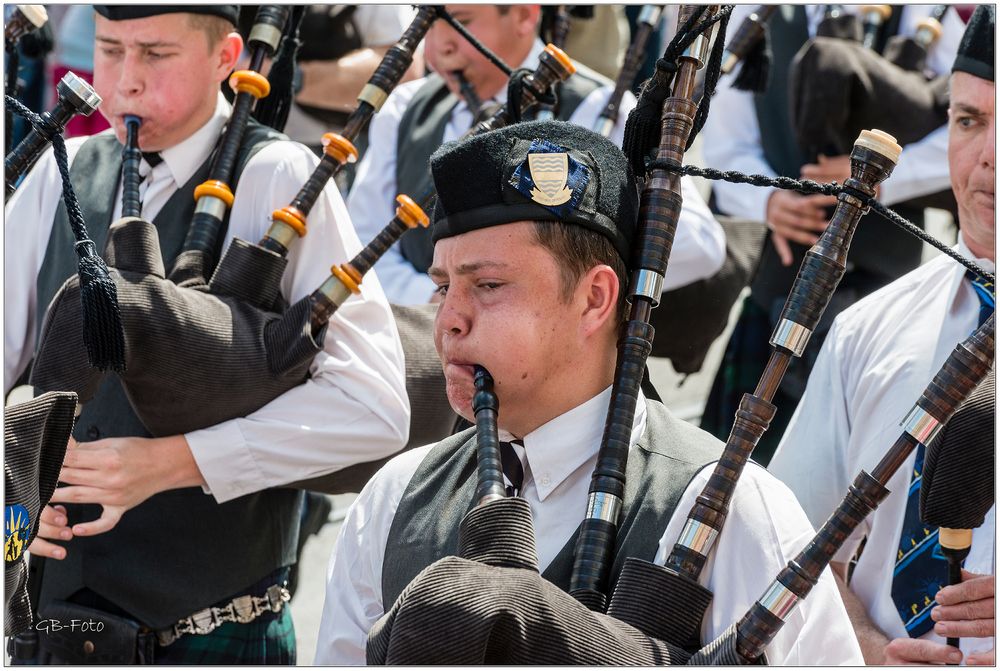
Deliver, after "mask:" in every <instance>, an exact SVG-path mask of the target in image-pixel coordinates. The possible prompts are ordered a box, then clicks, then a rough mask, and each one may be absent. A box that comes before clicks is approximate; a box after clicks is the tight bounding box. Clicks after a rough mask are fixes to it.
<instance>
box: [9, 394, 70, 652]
mask: <svg viewBox="0 0 1000 671" xmlns="http://www.w3.org/2000/svg"><path fill="white" fill-rule="evenodd" d="M75 411H76V395H75V394H72V393H64V392H50V393H47V394H42V395H41V396H39V397H37V398H33V399H31V400H30V401H25V402H24V403H18V404H16V405H12V406H9V407H7V408H5V409H4V425H3V451H4V460H3V475H4V548H3V550H4V553H3V554H4V604H3V605H4V636H15V635H17V634H19V633H21V632H23V631H25V630H28V629H29V628H30V627H31V625H32V623H33V622H32V609H33V608H34V607H36V606H37V605H38V604H37V595H35V597H34V598H33V597H31V596H29V594H28V586H27V582H28V565H27V562H26V561H25V560H26V556H25V554H24V552H25V551H26V550H27V549H28V546H29V545H31V543H32V542H33V541H34V540H35V537H36V536H37V535H38V528H39V521H38V520H39V515H41V512H42V509H43V508H45V506H46V505H48V503H49V500H50V499H51V498H52V494H53V492H55V489H56V483H57V482H58V480H59V471H60V470H61V469H62V463H63V458H64V457H65V455H66V445H67V443H68V442H69V437H70V432H71V431H72V430H73V423H74V420H75V415H74V413H75Z"/></svg>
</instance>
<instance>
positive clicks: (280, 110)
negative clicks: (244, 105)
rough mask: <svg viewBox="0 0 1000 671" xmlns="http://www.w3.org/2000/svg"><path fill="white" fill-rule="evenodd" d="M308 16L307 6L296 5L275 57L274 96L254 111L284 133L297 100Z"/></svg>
mask: <svg viewBox="0 0 1000 671" xmlns="http://www.w3.org/2000/svg"><path fill="white" fill-rule="evenodd" d="M304 16H305V6H304V5H295V6H294V9H292V15H291V16H290V17H288V23H287V24H285V36H284V37H283V38H282V39H281V44H280V45H279V46H278V53H276V54H275V55H274V61H273V62H272V64H271V71H270V72H269V73H268V75H267V80H268V82H270V84H271V93H270V94H269V95H268V96H267V97H266V98H262V99H261V100H259V101H257V105H256V107H255V108H254V112H253V116H254V118H255V119H256V120H257V121H258V122H260V123H262V124H264V125H265V126H270V127H271V128H273V129H274V130H276V131H278V132H281V131H283V130H284V129H285V123H286V122H287V121H288V112H289V110H290V109H291V107H292V101H293V100H294V98H295V92H294V90H293V85H294V80H295V55H296V54H297V53H298V51H299V48H300V47H301V46H302V41H301V40H300V39H299V24H300V23H302V17H304Z"/></svg>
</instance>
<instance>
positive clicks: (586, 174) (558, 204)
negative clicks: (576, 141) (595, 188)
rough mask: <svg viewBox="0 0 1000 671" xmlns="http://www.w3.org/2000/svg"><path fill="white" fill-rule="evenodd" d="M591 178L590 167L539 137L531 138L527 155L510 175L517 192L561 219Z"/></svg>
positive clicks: (565, 215) (573, 207) (563, 149)
mask: <svg viewBox="0 0 1000 671" xmlns="http://www.w3.org/2000/svg"><path fill="white" fill-rule="evenodd" d="M588 181H590V171H589V170H587V166H585V165H582V164H580V163H578V162H577V161H575V160H573V157H572V156H570V155H569V152H568V151H567V150H566V149H565V148H563V147H560V146H559V145H556V144H553V143H551V142H547V141H546V140H540V139H536V140H532V142H531V146H530V147H529V148H528V155H527V157H526V158H525V160H524V162H523V163H521V165H519V166H517V169H516V170H515V171H514V174H513V175H511V178H510V183H511V185H512V186H513V187H514V188H515V189H517V191H518V193H520V194H521V195H523V196H524V197H525V198H530V199H531V200H532V201H534V202H536V203H538V204H539V205H541V206H542V207H544V208H545V209H547V210H549V211H550V212H552V213H553V214H555V215H556V216H557V217H559V218H560V219H562V218H565V217H567V216H568V215H569V214H570V213H571V212H572V211H573V210H574V209H575V208H576V206H577V204H578V203H579V202H580V197H581V196H582V195H583V192H584V190H585V189H586V187H587V182H588Z"/></svg>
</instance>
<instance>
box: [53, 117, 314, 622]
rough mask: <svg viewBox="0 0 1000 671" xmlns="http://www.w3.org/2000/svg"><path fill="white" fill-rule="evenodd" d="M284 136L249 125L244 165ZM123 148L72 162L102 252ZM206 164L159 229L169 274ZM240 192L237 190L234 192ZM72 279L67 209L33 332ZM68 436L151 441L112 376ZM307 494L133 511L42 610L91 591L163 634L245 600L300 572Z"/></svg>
mask: <svg viewBox="0 0 1000 671" xmlns="http://www.w3.org/2000/svg"><path fill="white" fill-rule="evenodd" d="M279 137H282V136H280V135H278V134H275V133H274V131H272V130H270V129H268V128H265V127H263V126H259V125H257V124H254V123H251V125H250V126H249V127H248V129H247V135H246V138H245V140H244V149H243V150H242V151H241V155H240V159H239V160H238V162H237V172H236V175H237V176H238V175H239V174H240V172H242V169H243V167H244V166H245V164H246V162H247V161H248V160H249V158H250V157H251V156H252V155H253V153H255V152H256V151H257V150H259V149H261V148H262V147H263V146H265V145H266V144H267V143H268V142H269V141H271V140H272V139H276V138H279ZM121 149H122V147H121V145H120V144H118V142H117V141H116V140H115V138H114V136H111V135H103V136H96V137H94V138H91V139H90V140H88V141H87V142H85V143H84V144H83V146H82V147H81V148H80V151H79V153H78V154H77V155H76V158H75V159H74V161H73V165H72V167H71V169H70V176H71V177H72V179H73V185H74V187H75V189H76V193H77V196H78V197H79V200H80V205H81V207H82V209H83V213H84V217H85V218H86V222H87V228H88V231H89V232H90V236H91V238H92V239H93V240H94V242H96V243H97V248H98V249H103V248H104V244H105V240H106V239H107V231H108V227H109V226H110V225H111V214H112V209H113V207H114V200H115V193H116V190H117V185H118V179H119V174H120V172H121ZM208 170H209V161H206V162H205V164H203V165H202V166H201V167H200V168H199V169H198V170H197V172H196V173H195V175H194V176H193V177H192V178H191V180H189V181H188V183H187V184H185V185H184V186H183V187H181V188H180V189H179V190H178V191H177V192H176V193H175V194H174V195H173V196H172V197H171V198H170V200H169V201H168V202H167V204H166V205H165V206H164V207H163V209H162V210H161V211H160V213H159V214H158V215H157V216H156V218H155V219H154V220H153V223H154V224H155V226H156V228H157V231H158V232H159V240H160V248H161V250H162V254H163V260H164V263H165V266H166V267H167V268H170V267H171V265H172V264H173V262H174V259H175V257H176V256H177V254H178V252H179V251H180V248H181V246H182V245H183V242H184V237H185V235H186V233H187V228H188V224H189V222H190V221H191V215H192V213H193V211H194V197H193V191H194V187H195V186H197V185H198V184H199V183H201V182H202V181H204V180H205V179H206V177H207V175H208ZM234 190H235V189H234ZM75 272H76V254H75V252H74V251H73V237H72V233H71V231H70V229H69V225H68V223H67V219H66V210H65V207H64V205H62V204H60V206H59V210H58V212H57V214H56V217H55V222H54V224H53V228H52V234H51V236H50V238H49V244H48V248H47V249H46V252H45V261H44V265H43V266H42V272H40V274H39V277H38V282H37V286H38V306H37V308H38V310H39V312H38V314H39V319H38V323H39V324H41V323H42V319H41V315H42V314H43V311H44V310H45V308H46V307H47V306H48V304H49V303H50V302H51V300H52V298H53V296H54V295H55V293H56V291H57V290H58V289H59V287H60V286H61V285H62V283H63V282H64V281H65V280H66V279H67V278H69V277H70V276H71V275H73V274H74V273H75ZM73 435H74V437H75V438H76V439H77V440H80V441H93V440H97V439H99V438H112V437H119V436H140V437H148V436H149V435H150V434H149V432H148V431H146V429H145V427H143V425H142V423H141V422H140V421H139V419H138V418H137V417H136V416H135V413H134V412H133V411H132V409H131V407H130V406H129V403H128V401H127V399H126V397H125V393H124V390H123V389H122V386H121V383H120V382H119V380H118V378H117V377H114V376H113V375H109V376H108V377H107V378H105V381H104V382H103V383H102V385H101V388H100V390H99V391H98V393H97V396H96V397H95V398H94V399H93V400H92V401H91V402H89V403H87V404H86V405H85V407H84V409H83V412H82V414H81V415H80V418H79V419H78V420H77V422H76V427H75V428H74V431H73ZM299 507H300V495H299V492H298V491H295V490H290V489H274V490H267V491H263V492H259V493H256V494H250V495H247V496H243V497H241V498H239V499H236V500H234V501H229V502H227V503H223V504H218V503H216V502H215V499H214V498H213V497H212V496H211V495H208V494H205V493H203V492H202V490H201V488H188V489H176V490H172V491H167V492H163V493H161V494H157V495H156V496H153V497H151V498H149V499H148V500H147V501H145V502H144V503H142V504H140V505H139V506H136V507H135V508H133V509H131V510H129V511H128V512H127V513H125V515H124V516H123V517H122V519H121V521H120V522H119V523H118V525H117V526H116V527H115V528H114V529H112V530H111V531H110V532H108V533H105V534H101V535H99V536H93V537H90V538H86V537H84V538H75V539H73V541H72V542H70V543H69V544H68V546H67V550H68V551H67V553H66V559H64V560H62V561H49V562H47V563H46V570H45V574H44V578H43V580H42V592H41V598H40V604H39V605H40V606H41V608H42V610H44V606H45V604H46V603H48V602H49V601H51V600H52V599H66V598H68V597H70V596H71V595H72V594H73V593H75V592H77V591H78V590H80V589H82V588H84V587H86V588H89V589H91V590H93V591H94V592H96V593H97V594H99V595H101V596H102V597H104V598H105V599H107V600H109V601H111V602H112V603H114V604H115V605H117V606H119V607H120V608H122V609H123V610H125V611H126V612H128V613H130V614H131V615H132V616H133V617H135V618H136V619H137V620H138V621H139V622H141V623H143V624H146V625H148V626H150V627H154V628H160V627H164V626H167V625H170V624H172V623H174V622H176V621H177V620H179V619H180V618H182V617H186V616H188V615H190V614H191V613H193V612H195V611H197V610H200V609H202V608H205V607H206V606H209V605H212V604H214V603H216V602H218V601H220V600H222V599H224V598H228V597H230V596H236V595H238V594H241V593H243V590H245V589H246V588H247V587H248V586H250V585H253V584H254V583H256V582H257V581H259V580H260V579H261V578H263V577H264V576H266V575H268V574H269V573H271V572H272V571H274V570H275V569H277V568H279V567H281V566H287V565H289V564H292V563H294V561H295V548H296V542H297V540H298V528H299V525H298V519H299ZM67 510H68V514H69V523H70V524H71V525H72V524H75V523H78V522H84V521H89V520H94V519H96V518H97V517H98V516H99V515H100V507H99V506H96V505H89V504H88V505H67Z"/></svg>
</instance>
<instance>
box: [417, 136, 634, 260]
mask: <svg viewBox="0 0 1000 671" xmlns="http://www.w3.org/2000/svg"><path fill="white" fill-rule="evenodd" d="M431 173H432V174H433V177H434V187H435V189H436V190H437V194H438V201H437V205H436V206H435V208H434V223H433V227H432V236H433V238H434V241H435V242H437V241H438V240H441V239H442V238H447V237H451V236H453V235H459V234H460V233H466V232H468V231H473V230H476V229H480V228H487V227H489V226H497V225H500V224H509V223H512V222H515V221H526V220H527V221H561V222H564V223H568V224H577V225H579V226H583V227H584V228H588V229H590V230H592V231H596V232H597V233H600V234H601V235H604V236H605V237H607V238H609V239H610V240H611V242H612V243H614V246H615V249H616V250H618V254H619V255H620V256H621V257H622V259H623V260H624V261H625V263H626V264H628V262H629V259H630V256H631V246H632V239H633V238H634V237H635V230H636V223H637V217H638V213H639V195H638V189H637V187H636V183H635V178H634V177H633V175H632V171H631V169H630V168H629V165H628V161H627V160H626V159H625V155H624V154H623V153H622V151H621V149H619V148H618V147H617V146H616V145H615V144H614V143H613V142H611V141H610V140H608V139H607V138H605V137H603V136H601V135H598V134H597V133H594V132H593V131H590V130H587V129H586V128H583V127H582V126H577V125H575V124H570V123H566V122H564V121H532V122H528V123H519V124H514V125H512V126H507V127H506V128H501V129H499V130H495V131H490V132H488V133H483V134H481V135H475V136H473V137H470V138H467V139H465V140H461V141H459V142H449V143H447V144H445V145H443V146H442V147H441V148H440V149H438V150H437V151H436V152H434V154H433V155H432V156H431Z"/></svg>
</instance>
